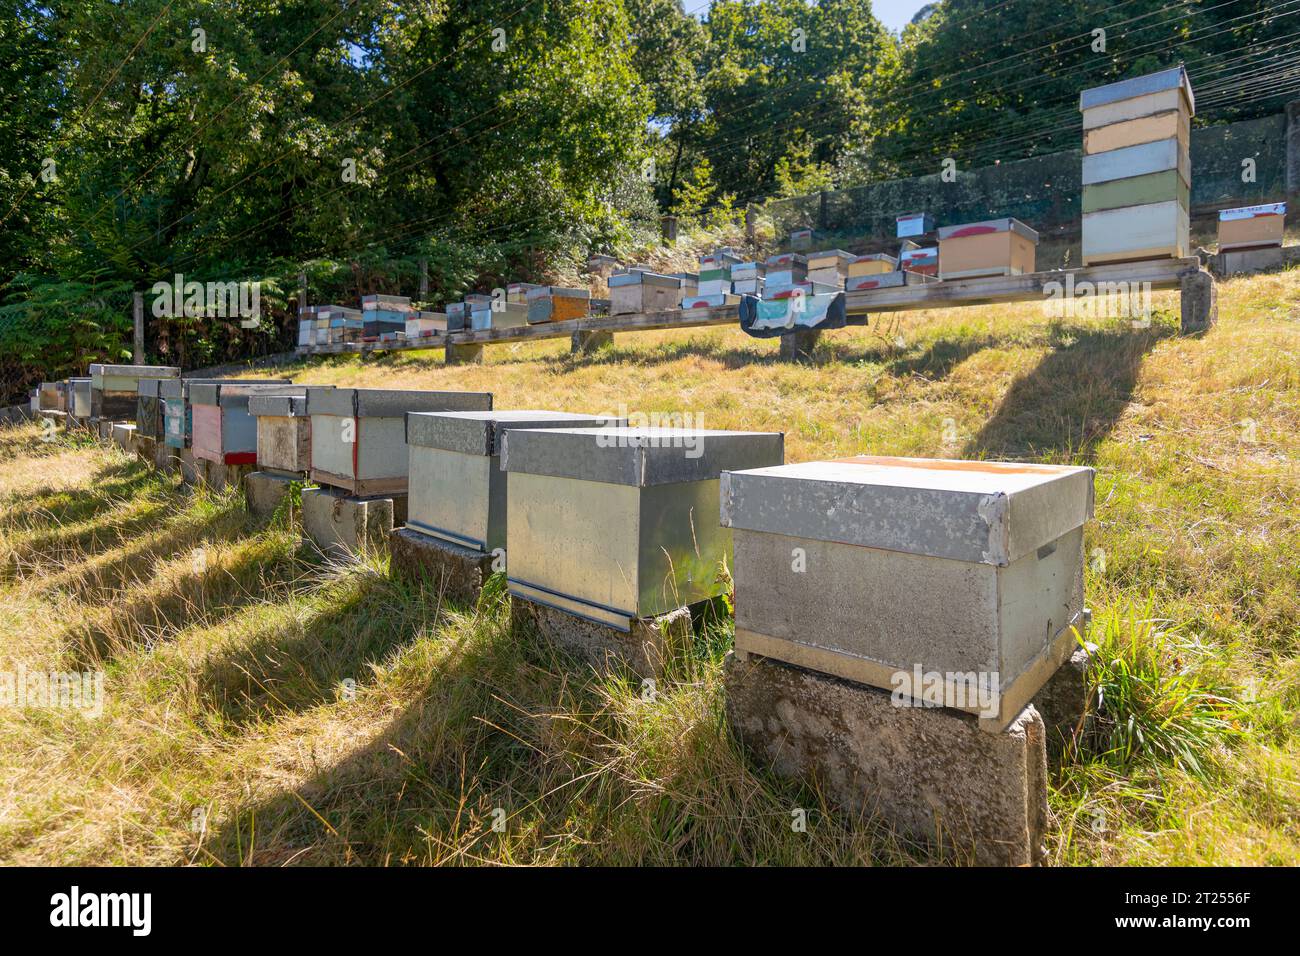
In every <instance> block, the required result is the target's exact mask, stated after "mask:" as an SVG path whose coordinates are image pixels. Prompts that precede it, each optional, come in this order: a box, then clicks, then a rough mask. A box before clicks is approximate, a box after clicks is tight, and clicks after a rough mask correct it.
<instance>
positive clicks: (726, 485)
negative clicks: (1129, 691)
mask: <svg viewBox="0 0 1300 956" xmlns="http://www.w3.org/2000/svg"><path fill="white" fill-rule="evenodd" d="M1093 474H1094V472H1093V469H1091V468H1080V467H1074V466H1067V465H1034V464H1021V463H1017V462H993V461H948V460H942V459H925V458H888V457H875V456H871V455H862V456H859V457H856V458H841V459H838V460H836V461H813V462H805V463H802V464H798V465H785V466H783V467H780V468H760V469H757V470H754V471H748V472H733V473H731V474H727V475H724V476H723V478H722V494H721V497H722V523H723V524H724V525H725V526H727V527H731V528H742V529H745V530H749V531H766V532H770V533H772V534H782V535H789V536H792V537H799V538H809V539H813V540H819V541H838V542H841V543H844V544H853V545H861V546H863V547H868V548H881V549H884V550H887V551H902V552H907V553H911V554H923V555H929V556H932V557H938V558H950V559H953V560H957V561H968V562H973V563H981V564H993V565H1007V564H1010V563H1011V562H1012V561H1014V560H1016V559H1017V558H1019V557H1021V556H1022V555H1025V554H1029V553H1030V552H1032V551H1035V550H1037V549H1039V548H1042V547H1044V546H1046V545H1049V544H1051V542H1053V541H1055V540H1056V539H1057V538H1059V537H1060V536H1061V535H1063V534H1065V533H1067V532H1069V531H1072V530H1074V529H1075V528H1078V527H1079V526H1080V525H1082V524H1083V523H1084V522H1085V521H1086V520H1088V518H1090V517H1091V516H1092V510H1093Z"/></svg>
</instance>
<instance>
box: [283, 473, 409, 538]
mask: <svg viewBox="0 0 1300 956" xmlns="http://www.w3.org/2000/svg"><path fill="white" fill-rule="evenodd" d="M399 512H400V514H399ZM405 520H406V496H405V495H399V496H396V497H386V498H385V497H372V498H353V497H350V496H348V495H347V493H346V492H343V491H339V490H337V489H334V488H307V489H304V490H303V493H302V528H303V532H304V533H305V534H306V536H307V537H308V538H309V539H310V540H311V541H312V542H313V543H315V545H316V547H318V548H320V550H322V551H324V552H326V553H338V552H344V553H352V554H359V553H361V552H363V551H368V550H371V549H372V548H376V547H381V546H383V545H385V544H387V542H388V538H389V536H390V535H391V534H392V531H393V525H394V523H395V522H397V521H403V522H404V521H405Z"/></svg>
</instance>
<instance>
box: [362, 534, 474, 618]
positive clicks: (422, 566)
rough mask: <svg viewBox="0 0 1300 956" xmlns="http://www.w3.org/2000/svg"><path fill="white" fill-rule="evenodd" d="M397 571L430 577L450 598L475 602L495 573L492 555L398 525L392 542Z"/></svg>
mask: <svg viewBox="0 0 1300 956" xmlns="http://www.w3.org/2000/svg"><path fill="white" fill-rule="evenodd" d="M388 548H389V554H390V555H391V564H390V567H391V568H392V570H393V573H394V574H396V575H398V576H400V577H403V578H405V579H406V580H409V581H417V582H418V581H421V580H424V581H427V582H429V584H430V585H431V586H432V587H433V588H434V590H435V591H437V592H438V593H439V594H441V595H442V596H443V597H444V598H446V599H447V600H448V601H452V602H454V603H457V604H463V605H469V606H472V605H474V604H476V603H478V598H479V593H480V592H481V591H482V590H483V585H484V583H485V582H486V581H487V579H488V578H489V577H490V576H491V575H492V555H490V554H484V553H483V552H481V551H475V550H474V549H473V548H466V547H463V546H461V545H458V544H452V543H451V542H450V541H443V540H442V539H440V538H435V537H433V536H432V535H427V534H421V533H420V532H418V531H413V530H412V529H410V528H397V529H395V530H394V531H393V533H392V535H391V537H390V538H389V543H388Z"/></svg>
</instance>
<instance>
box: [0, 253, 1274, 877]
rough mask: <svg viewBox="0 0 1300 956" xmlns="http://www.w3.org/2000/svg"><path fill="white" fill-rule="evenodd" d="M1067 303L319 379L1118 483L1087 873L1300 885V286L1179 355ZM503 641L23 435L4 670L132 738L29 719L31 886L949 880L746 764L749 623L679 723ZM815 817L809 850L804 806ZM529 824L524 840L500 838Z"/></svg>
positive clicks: (1255, 288)
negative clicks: (973, 460) (1278, 880)
mask: <svg viewBox="0 0 1300 956" xmlns="http://www.w3.org/2000/svg"><path fill="white" fill-rule="evenodd" d="M1156 306H1157V308H1158V309H1160V310H1161V314H1160V315H1159V316H1158V317H1157V321H1156V322H1155V323H1154V325H1153V327H1152V328H1150V329H1133V328H1131V327H1129V326H1128V325H1127V324H1126V323H1123V322H1119V321H1092V322H1077V323H1056V322H1051V321H1048V320H1047V319H1046V318H1045V317H1043V316H1042V315H1041V314H1040V313H1039V312H1038V310H1037V309H1036V308H1034V307H1032V306H1027V305H1026V306H1013V307H1007V306H997V307H994V306H989V307H981V308H972V309H966V310H962V311H953V312H940V311H936V312H927V313H916V314H907V315H905V316H903V317H901V318H899V319H898V320H897V321H895V320H894V319H892V318H888V317H886V318H885V319H882V320H881V322H880V323H879V324H878V325H874V326H872V327H869V328H868V329H866V330H861V329H853V330H843V331H840V332H836V333H834V334H832V335H829V336H827V337H826V340H825V341H824V343H823V345H822V347H821V348H820V349H819V352H818V356H817V357H818V361H817V362H816V363H814V364H806V365H791V364H784V363H780V362H778V361H776V359H775V354H774V353H775V351H776V345H775V343H768V342H757V341H754V340H750V339H748V338H746V337H745V336H743V335H742V334H740V333H738V332H735V331H730V330H712V331H706V332H686V333H646V334H642V335H639V336H621V337H617V338H616V340H615V346H614V348H613V349H611V350H608V351H606V352H603V353H600V354H598V355H596V356H594V357H593V358H590V359H574V358H572V357H570V356H569V355H568V353H567V343H549V344H548V343H543V344H531V345H521V346H517V347H516V346H503V347H497V348H495V349H489V350H488V362H487V364H485V365H483V366H477V367H476V366H460V367H452V368H448V367H445V366H443V365H442V364H441V355H440V353H438V352H436V351H431V352H427V353H407V354H403V355H397V356H390V357H385V358H380V359H368V360H365V361H362V360H360V359H358V358H356V357H347V358H337V359H326V360H323V361H315V362H312V363H300V364H299V365H298V366H294V367H291V368H290V369H288V371H289V372H290V373H291V374H293V375H294V376H295V377H296V378H297V379H298V380H301V381H309V382H329V383H335V384H365V385H371V386H379V385H382V386H386V387H413V388H419V387H425V388H473V389H487V390H490V391H492V392H493V393H494V394H495V396H496V406H497V407H499V408H510V407H530V408H538V407H541V408H548V407H549V408H560V409H565V410H572V411H617V410H618V409H619V408H620V407H621V406H626V407H627V408H628V409H630V410H643V411H665V412H690V413H692V414H693V415H696V416H698V417H699V418H700V419H701V420H702V423H703V424H704V425H705V426H706V427H712V428H751V429H779V430H782V431H784V432H785V433H786V435H787V459H788V460H791V461H799V460H808V459H812V458H818V457H828V456H837V455H847V454H855V453H863V452H873V453H883V454H907V455H931V456H967V457H989V458H999V457H1015V458H1025V459H1032V460H1042V461H1060V462H1075V463H1084V464H1091V465H1093V466H1094V467H1096V468H1097V470H1098V476H1097V514H1096V520H1095V521H1093V522H1092V523H1091V524H1090V525H1089V527H1088V529H1087V542H1086V549H1087V553H1088V556H1089V569H1088V581H1087V594H1088V600H1089V603H1090V605H1091V606H1092V607H1093V609H1094V612H1095V621H1096V624H1095V627H1094V631H1093V633H1092V634H1091V635H1090V637H1091V640H1092V641H1093V642H1094V643H1096V644H1097V645H1098V651H1097V654H1096V655H1095V657H1094V663H1093V681H1094V702H1095V707H1096V714H1095V722H1094V726H1095V728H1096V733H1095V735H1094V736H1093V737H1092V738H1091V739H1089V740H1088V741H1087V742H1085V744H1084V745H1083V746H1082V747H1080V748H1079V750H1078V752H1077V753H1075V754H1074V755H1073V756H1072V758H1071V759H1070V760H1069V762H1068V763H1067V764H1066V765H1065V766H1063V767H1061V768H1059V769H1057V770H1055V771H1054V774H1053V789H1052V793H1051V807H1052V812H1053V820H1054V831H1053V836H1052V845H1051V847H1050V850H1051V856H1052V859H1053V860H1054V861H1056V862H1058V863H1069V864H1091V863H1132V864H1138V863H1144V864H1196V863H1215V864H1217V863H1289V864H1295V863H1298V862H1300V824H1298V823H1297V821H1300V759H1298V758H1300V741H1298V739H1297V733H1296V730H1297V726H1298V725H1300V723H1298V722H1300V654H1298V653H1297V652H1298V651H1300V476H1298V474H1297V468H1296V463H1297V461H1298V460H1300V372H1298V371H1297V369H1300V363H1298V361H1297V360H1298V359H1300V324H1298V323H1297V316H1300V273H1294V272H1292V273H1285V274H1279V275H1273V276H1261V277H1256V278H1253V279H1249V280H1234V281H1231V282H1227V283H1223V284H1222V285H1221V288H1220V307H1221V317H1220V323H1219V325H1218V327H1217V328H1216V329H1214V330H1213V331H1212V332H1210V333H1208V334H1207V335H1204V336H1197V337H1182V336H1179V335H1177V334H1176V330H1175V327H1174V326H1175V324H1176V323H1174V322H1173V319H1172V316H1173V313H1174V309H1175V303H1174V300H1173V299H1172V298H1171V297H1168V296H1159V295H1158V296H1157V297H1156ZM507 601H508V599H507V598H506V597H505V595H504V593H503V589H502V587H501V582H500V581H499V580H497V581H494V582H493V583H492V584H491V585H490V586H489V588H488V589H487V591H486V592H485V594H484V596H483V597H482V598H481V600H480V601H479V603H478V605H477V606H475V607H472V608H471V607H456V606H448V605H445V604H443V603H440V601H439V599H438V596H437V595H436V594H433V593H430V592H428V591H426V590H425V589H423V588H421V587H418V586H415V585H411V584H408V583H404V582H401V581H397V580H394V579H392V578H390V577H389V576H388V574H387V567H386V558H385V556H384V555H383V554H382V553H380V554H375V555H371V556H368V557H367V558H365V559H364V560H361V561H354V562H338V563H333V564H329V563H324V562H322V560H321V559H320V557H319V556H318V555H317V554H315V552H314V551H312V550H311V549H307V548H301V547H300V546H299V541H298V532H297V529H296V527H295V525H294V523H293V520H292V515H291V514H290V513H289V512H288V511H286V512H284V513H281V514H278V515H277V516H276V517H275V518H273V519H272V520H271V521H269V522H266V523H261V524H259V523H257V522H255V521H253V520H252V519H251V518H250V517H249V516H248V515H247V513H246V512H245V511H244V509H243V506H242V503H241V501H240V499H239V498H238V496H237V495H234V494H224V495H220V494H211V493H207V492H197V493H196V492H192V491H189V490H186V489H183V488H181V487H180V486H179V485H178V483H177V482H176V481H175V479H172V478H168V477H165V476H159V475H156V474H154V473H153V472H151V471H150V470H149V469H147V468H146V467H145V466H144V465H143V464H141V463H140V462H138V461H136V460H134V459H130V458H128V457H126V456H124V455H122V454H121V453H119V452H117V451H116V450H114V449H111V448H107V447H103V446H98V445H95V446H90V445H87V444H86V443H74V442H70V441H68V440H66V439H60V440H59V441H56V442H52V443H45V442H42V441H41V440H40V432H39V430H38V429H36V428H35V427H34V426H28V427H25V428H17V429H0V668H5V669H12V668H15V667H18V666H20V665H21V666H24V667H27V668H42V669H59V670H63V669H83V668H95V669H102V670H103V671H104V673H105V675H106V685H107V702H106V707H105V712H104V714H103V716H102V717H99V718H97V719H94V718H89V717H86V716H83V715H79V714H76V713H71V712H68V711H16V710H12V709H10V710H0V779H3V780H4V781H5V786H4V788H3V790H0V859H3V860H4V861H6V862H13V863H42V864H47V863H86V864H112V863H164V864H167V863H185V862H197V863H206V864H226V865H239V864H263V865H265V864H273V865H279V864H289V863H365V864H402V863H413V864H445V865H455V864H461V865H473V864H517V863H529V864H547V863H559V864H574V863H664V864H682V865H701V864H711V863H716V864H755V863H767V864H772V863H776V864H781V863H787V864H818V863H895V862H915V861H931V860H934V859H937V856H936V853H935V851H934V849H933V848H930V847H926V846H920V845H916V844H914V843H909V842H907V841H903V840H900V839H898V838H897V837H896V836H894V835H892V834H891V833H889V832H888V831H887V830H886V829H884V828H883V827H881V826H879V825H878V824H876V823H875V822H873V821H871V820H867V819H857V818H853V817H851V816H846V815H844V814H842V813H840V812H838V811H836V810H835V809H834V808H833V807H830V806H827V805H825V804H824V801H823V800H822V799H821V798H820V796H819V795H818V794H817V793H816V791H815V790H814V789H812V788H811V787H805V786H799V785H796V784H792V783H789V782H784V781H779V780H777V779H775V778H773V777H772V776H770V775H769V774H768V773H767V772H766V771H765V770H764V769H763V768H762V767H760V766H756V765H755V764H754V763H752V762H751V761H748V760H746V759H744V758H743V757H742V756H741V754H740V752H739V750H738V749H737V747H736V745H735V743H734V741H733V740H732V739H731V737H730V735H729V734H728V732H727V729H726V724H725V720H724V717H723V709H722V705H723V696H722V684H721V663H722V658H723V655H724V654H725V652H726V650H727V648H728V646H729V644H730V626H729V623H728V617H727V614H726V609H725V607H722V606H720V607H719V608H718V613H716V614H715V615H714V617H713V618H712V619H711V621H710V623H709V624H708V625H707V626H706V627H704V628H703V629H702V630H701V631H700V633H699V634H697V637H696V640H695V644H694V646H693V648H692V649H691V651H690V653H689V654H687V655H685V656H684V657H683V658H682V659H681V660H679V661H677V662H676V663H675V666H674V668H673V669H672V670H671V671H670V673H669V674H668V675H667V677H666V678H665V679H664V680H663V681H662V682H661V683H660V685H659V686H658V687H657V692H656V693H655V694H653V695H649V696H647V695H646V693H645V691H644V689H643V688H642V686H641V685H640V683H639V682H635V681H630V680H622V679H617V678H597V677H595V676H594V675H593V674H591V673H590V671H589V670H588V669H586V668H585V667H584V666H582V665H581V664H579V663H577V662H576V661H574V660H572V659H570V658H566V657H564V656H563V655H560V654H557V653H556V652H554V651H552V650H550V649H549V648H547V647H546V646H545V645H542V644H541V643H539V642H538V641H536V640H532V639H530V638H529V636H528V635H527V634H523V633H517V632H514V631H512V630H511V628H510V626H509V614H508V606H507ZM795 807H799V808H804V809H806V810H808V812H809V817H808V819H809V828H808V832H807V833H796V832H794V831H793V830H792V829H791V827H790V825H789V823H790V812H791V809H792V808H795ZM494 824H495V826H494Z"/></svg>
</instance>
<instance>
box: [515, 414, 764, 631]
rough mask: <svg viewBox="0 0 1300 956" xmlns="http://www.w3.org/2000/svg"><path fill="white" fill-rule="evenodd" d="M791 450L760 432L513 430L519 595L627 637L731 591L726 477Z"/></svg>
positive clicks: (516, 555) (604, 429)
mask: <svg viewBox="0 0 1300 956" xmlns="http://www.w3.org/2000/svg"><path fill="white" fill-rule="evenodd" d="M782 448H783V437H782V436H781V435H780V434H777V433H761V432H725V431H708V430H704V429H675V428H590V429H573V428H555V429H547V430H545V431H530V430H527V429H516V430H510V431H507V432H506V435H505V440H504V442H503V445H502V454H501V466H502V468H504V469H505V470H506V471H507V472H508V473H509V485H508V487H507V498H508V501H509V506H508V509H507V514H506V553H507V555H508V561H507V576H508V580H509V589H510V593H511V594H512V595H513V596H515V597H517V598H521V599H525V600H528V601H532V602H534V603H536V604H541V605H546V606H550V607H554V608H558V609H560V610H562V611H565V612H567V613H569V614H573V615H576V616H577V617H581V618H585V619H588V620H592V621H596V622H598V623H600V624H604V625H607V626H609V627H612V628H615V629H617V630H620V631H624V632H627V631H629V630H630V629H631V623H632V621H633V620H634V619H637V618H646V617H653V616H655V615H659V614H663V613H666V612H668V611H672V610H674V609H676V608H678V607H681V606H684V605H689V604H694V603H696V602H698V601H702V600H705V599H707V598H711V597H715V596H717V595H718V594H721V593H723V591H724V589H725V588H726V585H725V584H724V583H723V578H722V576H721V575H720V574H719V569H720V566H721V564H722V562H723V561H724V560H726V559H727V558H728V555H729V553H730V550H731V542H730V535H729V533H728V532H727V531H726V530H725V529H723V528H721V527H720V526H719V525H718V522H717V520H716V518H715V516H714V512H713V511H712V510H711V509H716V507H717V501H718V476H719V475H720V474H721V473H722V472H723V471H726V470H728V469H735V468H738V467H762V466H765V465H774V464H779V463H780V462H781V461H782ZM742 462H743V463H745V464H744V465H743V466H742V465H741V463H742Z"/></svg>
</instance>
